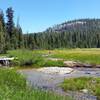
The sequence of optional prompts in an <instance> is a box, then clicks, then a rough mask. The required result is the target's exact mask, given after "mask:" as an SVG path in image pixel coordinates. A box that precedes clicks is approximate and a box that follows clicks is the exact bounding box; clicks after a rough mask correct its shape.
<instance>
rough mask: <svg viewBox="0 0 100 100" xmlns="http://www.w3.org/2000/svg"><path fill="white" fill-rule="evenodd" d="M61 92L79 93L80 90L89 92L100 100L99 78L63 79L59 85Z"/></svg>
mask: <svg viewBox="0 0 100 100" xmlns="http://www.w3.org/2000/svg"><path fill="white" fill-rule="evenodd" d="M61 87H62V88H63V90H65V91H68V90H71V91H80V90H82V89H87V90H89V92H90V93H92V94H93V95H95V96H98V98H99V99H100V78H93V77H79V78H71V79H65V80H64V82H63V83H62V84H61Z"/></svg>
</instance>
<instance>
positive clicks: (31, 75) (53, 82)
mask: <svg viewBox="0 0 100 100" xmlns="http://www.w3.org/2000/svg"><path fill="white" fill-rule="evenodd" d="M19 72H20V73H22V74H24V75H25V77H26V79H27V81H28V82H29V84H30V85H32V86H35V87H36V88H41V89H45V90H51V91H54V92H56V93H60V94H62V95H69V96H72V97H73V98H74V99H75V100H96V97H95V96H92V95H90V94H84V93H76V92H75V93H74V92H68V93H65V92H64V91H63V90H62V89H61V88H60V86H59V84H61V82H63V80H64V79H65V78H74V77H82V76H90V77H100V68H74V71H73V72H71V73H70V74H58V73H55V74H50V73H49V74H48V73H44V72H40V71H37V69H24V70H19Z"/></svg>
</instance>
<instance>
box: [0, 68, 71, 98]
mask: <svg viewBox="0 0 100 100" xmlns="http://www.w3.org/2000/svg"><path fill="white" fill-rule="evenodd" d="M0 100H71V99H70V98H69V97H64V96H59V95H57V94H55V93H52V92H47V91H43V90H39V89H34V88H31V87H30V86H28V84H26V80H25V78H24V77H23V76H22V75H20V74H18V73H16V71H14V70H11V69H0Z"/></svg>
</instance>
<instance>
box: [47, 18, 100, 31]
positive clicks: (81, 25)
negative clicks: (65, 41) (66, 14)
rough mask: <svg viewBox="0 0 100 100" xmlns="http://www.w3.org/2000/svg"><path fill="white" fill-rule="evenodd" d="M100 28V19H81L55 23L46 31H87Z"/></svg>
mask: <svg viewBox="0 0 100 100" xmlns="http://www.w3.org/2000/svg"><path fill="white" fill-rule="evenodd" d="M87 30H100V19H79V20H72V21H68V22H64V23H62V24H58V25H55V26H53V27H50V28H48V29H47V30H46V32H68V31H87Z"/></svg>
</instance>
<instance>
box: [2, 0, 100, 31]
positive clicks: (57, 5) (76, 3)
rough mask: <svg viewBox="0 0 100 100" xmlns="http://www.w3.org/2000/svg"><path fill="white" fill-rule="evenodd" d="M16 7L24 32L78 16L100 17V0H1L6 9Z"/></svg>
mask: <svg viewBox="0 0 100 100" xmlns="http://www.w3.org/2000/svg"><path fill="white" fill-rule="evenodd" d="M9 6H12V7H13V9H14V11H15V12H14V21H15V23H16V19H17V17H18V16H19V17H20V25H21V27H22V29H23V31H24V32H40V31H44V30H45V29H46V28H48V27H50V26H53V25H55V24H59V23H62V22H64V21H68V20H73V19H78V18H100V0H0V8H1V9H3V10H4V11H5V10H6V8H8V7H9Z"/></svg>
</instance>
